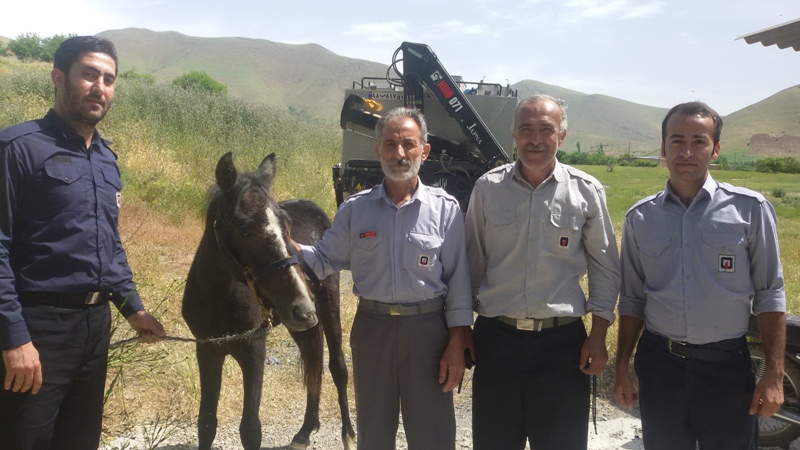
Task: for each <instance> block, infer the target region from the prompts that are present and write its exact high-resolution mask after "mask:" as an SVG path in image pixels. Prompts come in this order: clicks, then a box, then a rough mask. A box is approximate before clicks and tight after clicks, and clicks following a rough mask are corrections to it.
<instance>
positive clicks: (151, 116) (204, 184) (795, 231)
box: [0, 58, 800, 448]
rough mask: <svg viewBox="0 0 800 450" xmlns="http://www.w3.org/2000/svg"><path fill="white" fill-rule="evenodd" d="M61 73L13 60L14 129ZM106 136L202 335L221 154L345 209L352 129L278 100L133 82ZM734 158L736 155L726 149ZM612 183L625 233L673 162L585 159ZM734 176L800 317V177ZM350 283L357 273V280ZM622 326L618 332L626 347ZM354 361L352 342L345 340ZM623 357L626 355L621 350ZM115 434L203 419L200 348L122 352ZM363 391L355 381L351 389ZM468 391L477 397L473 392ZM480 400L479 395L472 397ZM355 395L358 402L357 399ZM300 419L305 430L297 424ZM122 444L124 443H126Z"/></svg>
mask: <svg viewBox="0 0 800 450" xmlns="http://www.w3.org/2000/svg"><path fill="white" fill-rule="evenodd" d="M48 73H49V68H48V67H47V66H46V65H43V64H27V63H26V64H21V63H18V62H15V61H13V60H10V59H7V58H0V104H2V105H4V106H3V107H2V108H0V128H3V127H5V126H9V125H12V124H14V123H17V122H20V121H23V120H29V119H34V118H38V117H41V116H42V115H44V114H45V113H46V112H47V109H48V108H49V107H50V105H51V104H52V97H53V93H52V85H51V83H50V81H49V77H48ZM101 130H102V132H103V133H104V135H105V136H106V137H107V138H109V139H110V140H111V141H113V142H114V149H115V150H116V151H117V153H118V154H119V157H120V160H119V161H120V167H121V169H122V171H123V181H124V182H125V184H126V187H125V190H124V192H123V193H124V202H123V208H122V210H121V217H120V229H121V236H122V239H123V242H124V244H125V247H126V249H127V252H128V257H129V260H130V263H131V267H132V268H133V270H134V272H135V278H136V280H137V283H138V286H139V290H140V292H141V293H142V297H143V299H144V301H145V303H146V306H147V307H148V309H149V310H150V311H151V312H152V313H153V314H155V315H156V316H158V317H160V319H161V320H162V322H163V323H164V325H165V328H166V329H167V332H168V333H169V334H170V335H172V336H183V337H188V336H190V333H189V331H188V328H187V327H186V325H185V323H184V322H183V319H182V318H181V315H180V304H181V299H182V295H183V283H184V280H185V277H186V273H187V271H188V268H189V264H190V263H191V260H192V257H193V254H194V250H195V248H196V246H197V243H198V242H199V239H200V235H201V233H202V227H203V224H202V222H201V217H202V212H203V209H204V204H205V193H206V189H207V188H208V186H209V185H210V184H211V183H212V182H213V173H214V167H215V165H216V162H217V160H218V159H219V157H220V156H221V155H222V154H223V153H225V152H227V151H233V152H234V159H235V162H236V163H237V165H238V166H239V167H240V168H242V169H244V170H253V169H255V168H256V167H257V165H258V163H259V162H260V161H261V159H262V158H263V157H264V156H266V155H267V154H268V153H270V152H275V153H276V154H277V155H278V175H277V178H276V184H275V188H274V190H275V195H276V197H278V198H279V199H287V198H308V199H311V200H314V201H316V202H318V203H319V204H320V205H321V206H322V207H323V208H324V209H325V210H326V211H327V212H328V213H329V214H333V213H334V210H335V209H334V208H335V206H334V194H333V187H332V186H331V172H330V167H331V165H332V164H333V163H335V162H337V160H338V157H339V156H338V155H339V150H340V145H341V144H340V131H339V130H337V129H335V128H334V127H332V126H330V125H327V124H324V123H316V122H308V121H307V120H301V119H299V118H297V117H296V116H294V115H292V114H290V113H288V112H285V111H282V110H278V109H276V108H272V107H265V106H257V105H251V104H248V103H246V102H243V101H241V100H237V99H233V98H228V97H211V96H208V97H204V96H202V95H197V94H188V93H186V92H184V91H181V90H179V89H177V88H173V87H170V86H165V85H151V84H146V83H142V82H140V81H127V80H120V81H119V85H118V87H117V97H116V99H115V104H114V106H113V107H112V111H111V113H110V114H109V116H108V117H107V118H106V120H104V121H103V122H102V127H101ZM723 154H724V153H723ZM580 168H581V169H582V170H585V171H587V172H589V173H591V174H592V175H594V176H596V177H597V178H598V179H599V180H600V181H601V182H602V183H603V184H604V185H605V186H606V192H607V196H608V204H609V209H610V214H611V216H612V221H613V223H614V226H615V229H616V230H617V233H618V234H619V232H620V231H621V224H622V220H623V217H624V214H625V212H626V211H627V209H628V208H630V206H631V205H632V204H633V203H634V202H636V201H638V200H639V199H641V198H643V197H645V196H648V195H650V194H653V193H655V192H657V191H659V190H661V189H663V188H664V185H665V182H666V179H667V171H666V169H659V168H631V167H616V168H614V170H613V171H612V172H608V171H607V170H606V167H605V166H582V167H580ZM713 175H714V177H715V178H716V179H718V180H720V181H729V182H731V183H733V184H736V185H741V186H746V187H749V188H751V189H754V190H756V191H759V192H761V193H763V194H764V195H765V196H767V197H768V198H769V199H770V201H771V202H773V204H774V205H775V209H776V211H777V214H778V227H779V238H780V242H781V253H782V260H783V267H784V275H785V277H786V291H787V297H788V300H789V309H790V312H793V313H795V314H797V313H798V312H800V309H799V308H800V294H799V293H798V286H799V285H800V279H798V277H800V275H798V273H800V239H798V237H800V236H799V235H800V184H798V183H797V182H796V175H781V174H777V175H776V174H761V173H755V172H723V171H720V172H714V174H713ZM344 278H345V279H347V277H344ZM350 289H351V286H350V285H348V284H347V283H346V282H345V283H344V284H343V286H342V292H343V299H342V316H343V328H344V341H345V342H348V341H349V331H350V326H351V323H352V318H353V315H354V314H355V299H354V298H353V296H352V294H351V293H350ZM130 336H131V333H130V331H129V328H128V326H127V324H126V323H125V322H124V320H122V319H120V318H119V317H117V318H116V320H115V328H114V332H113V336H112V341H117V340H120V339H123V338H127V337H130ZM267 342H268V343H267V345H268V350H267V352H268V355H270V356H272V357H274V358H276V359H277V361H278V364H271V365H269V366H267V367H266V371H265V372H266V375H265V383H264V385H265V392H267V394H266V395H265V396H264V400H263V403H262V409H261V419H262V422H263V423H264V430H265V434H266V433H268V432H269V429H270V428H272V427H287V426H288V427H290V428H291V427H295V428H298V427H299V420H300V418H302V415H303V405H302V403H303V402H302V401H300V400H301V399H302V398H303V397H304V396H303V394H302V386H301V384H300V377H299V366H298V359H299V357H298V353H297V351H296V348H295V346H294V344H293V343H292V341H291V339H290V337H289V335H288V333H286V332H285V330H284V329H283V328H279V329H276V330H275V331H274V332H273V333H272V335H271V336H270V338H269V339H268V341H267ZM614 343H615V330H614V329H612V331H611V332H610V337H609V342H608V344H609V348H610V350H611V353H612V354H613V348H614ZM345 351H346V357H348V358H349V346H345ZM612 358H613V355H612ZM612 374H613V369H611V368H610V369H607V370H606V372H605V374H604V376H603V377H601V386H602V387H603V390H602V393H601V394H602V395H603V396H605V397H608V396H609V386H610V384H611V379H610V378H611V375H612ZM224 377H225V378H224V379H225V381H224V385H223V391H222V393H221V397H220V414H219V415H220V424H221V425H226V424H231V423H236V422H238V420H239V414H240V410H241V398H242V393H241V381H240V380H241V375H240V373H239V370H238V367H237V366H236V365H235V364H234V363H233V362H232V361H231V360H229V361H228V362H227V363H226V365H225V368H224ZM108 386H109V387H108V392H107V401H106V408H105V411H106V420H105V421H104V429H105V434H104V436H105V437H107V438H116V437H119V436H126V435H128V434H131V433H133V432H134V428H135V427H136V426H137V425H142V424H144V425H145V429H146V430H147V433H148V442H150V443H151V444H152V445H151V446H152V447H155V446H157V445H158V442H160V440H161V439H163V437H164V436H166V435H168V434H169V433H171V432H173V431H174V430H175V429H176V428H177V427H180V426H184V425H185V424H187V423H193V422H194V421H195V417H196V415H197V411H198V407H199V406H198V405H199V398H200V389H199V379H198V373H197V366H196V360H195V356H194V346H193V345H192V344H184V343H175V342H164V343H160V344H156V345H152V346H142V345H131V346H123V347H121V348H119V349H115V350H113V351H112V353H111V354H110V367H109V384H108ZM350 394H351V395H352V388H351V389H350ZM462 400H463V399H462ZM467 400H468V399H467ZM352 405H354V402H353V401H352V400H351V406H352ZM321 408H322V415H323V417H324V419H323V420H338V407H337V405H336V400H335V394H334V392H333V389H332V382H331V380H330V376H329V374H327V373H326V378H325V380H324V389H323V400H322V406H321ZM295 425H296V426H295ZM120 448H124V446H123V447H120Z"/></svg>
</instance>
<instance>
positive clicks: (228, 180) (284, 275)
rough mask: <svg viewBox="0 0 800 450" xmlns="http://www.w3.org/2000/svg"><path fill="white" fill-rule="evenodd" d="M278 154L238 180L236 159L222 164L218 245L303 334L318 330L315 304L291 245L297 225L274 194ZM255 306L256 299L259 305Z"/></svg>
mask: <svg viewBox="0 0 800 450" xmlns="http://www.w3.org/2000/svg"><path fill="white" fill-rule="evenodd" d="M274 177H275V154H274V153H272V154H270V155H269V156H267V157H266V158H264V160H263V161H262V162H261V165H260V166H259V167H258V170H256V171H255V172H253V173H244V174H238V173H237V171H236V167H235V166H234V165H233V157H232V155H231V153H226V154H225V155H223V156H222V158H220V160H219V162H218V163H217V169H216V178H217V186H218V187H219V192H218V193H216V194H215V197H214V198H213V199H212V202H211V205H210V206H209V219H210V220H213V227H214V234H215V236H216V240H217V245H218V247H219V249H220V250H221V251H222V253H223V254H225V255H226V256H227V258H228V259H229V260H230V261H229V262H230V263H231V266H232V267H233V270H234V271H235V272H237V273H236V274H235V276H236V277H237V278H239V279H244V280H245V281H246V282H247V283H248V285H249V287H250V290H251V291H252V293H253V295H254V296H257V297H258V298H259V299H260V301H261V302H262V304H263V305H264V306H265V307H266V308H273V307H274V309H275V311H276V312H277V314H278V317H279V318H280V320H281V321H282V322H283V324H284V325H286V327H288V328H289V329H290V330H294V331H302V330H305V329H308V328H311V327H313V326H314V325H316V324H317V314H316V309H315V307H314V300H313V298H312V296H311V293H310V291H309V289H308V286H307V284H306V282H305V280H304V278H303V274H302V271H301V270H300V269H299V268H298V265H297V256H295V255H293V253H294V248H293V247H292V246H291V245H290V244H289V230H290V227H291V220H290V218H289V216H288V215H287V214H286V212H285V211H283V210H282V209H281V208H280V207H279V206H278V204H277V203H276V202H275V200H274V199H273V198H272V194H271V192H270V189H271V186H272V180H273V178H274ZM254 301H255V299H254Z"/></svg>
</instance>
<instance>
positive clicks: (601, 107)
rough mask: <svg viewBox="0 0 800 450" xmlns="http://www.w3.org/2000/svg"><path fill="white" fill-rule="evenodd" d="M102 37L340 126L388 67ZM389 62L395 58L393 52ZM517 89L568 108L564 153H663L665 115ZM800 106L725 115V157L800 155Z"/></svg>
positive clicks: (225, 41) (161, 75)
mask: <svg viewBox="0 0 800 450" xmlns="http://www.w3.org/2000/svg"><path fill="white" fill-rule="evenodd" d="M100 35H102V36H105V37H107V38H109V39H111V40H112V41H113V42H114V44H115V45H116V47H117V51H118V53H119V60H120V68H119V69H120V72H125V71H129V70H133V71H135V72H138V73H146V74H151V75H153V76H154V77H155V78H156V80H158V81H159V82H168V81H171V80H172V79H174V78H175V77H177V76H179V75H181V74H183V73H187V72H190V71H202V72H205V73H207V74H208V75H209V76H211V77H212V78H214V79H215V80H217V81H219V82H220V83H223V84H225V85H226V86H227V87H228V93H229V94H230V95H234V96H237V97H240V98H244V99H247V100H249V101H253V102H259V103H266V104H270V105H276V106H280V107H284V108H287V109H290V110H292V111H294V112H297V113H301V114H305V115H308V116H310V117H318V118H321V119H323V120H326V121H330V122H333V123H335V122H338V117H339V113H340V111H341V107H342V102H343V99H344V90H345V89H346V88H350V87H352V85H353V82H354V81H360V80H361V79H362V78H363V77H380V78H382V77H385V76H386V73H387V68H388V66H387V65H386V64H381V63H377V62H372V61H366V60H362V59H354V58H348V57H346V56H341V55H337V54H335V53H333V52H331V51H329V50H327V49H326V48H324V47H322V46H320V45H317V44H303V45H296V44H284V43H279V42H272V41H268V40H262V39H249V38H238V37H224V38H200V37H191V36H187V35H184V34H180V33H177V32H172V31H165V32H156V31H150V30H147V29H140V28H127V29H122V30H109V31H104V32H102V33H100ZM399 44H400V43H399V42H398V45H399ZM434 50H435V49H434ZM386 59H387V61H389V60H390V59H391V55H386ZM443 63H444V62H443ZM489 81H491V80H489ZM511 87H512V88H514V89H516V90H517V91H518V96H519V98H524V97H525V96H527V95H530V94H533V93H546V94H550V95H553V96H556V97H560V98H563V99H564V100H565V101H566V102H567V105H568V115H569V131H568V134H567V139H566V140H565V142H564V144H563V146H562V148H564V149H565V150H567V151H575V150H576V149H577V145H578V142H580V144H581V150H582V151H596V149H598V148H599V146H600V144H602V145H603V148H604V151H605V152H606V153H610V154H615V153H625V152H627V151H631V152H632V153H634V154H657V153H658V148H659V145H660V142H661V120H662V119H663V117H664V115H665V114H666V112H667V110H668V109H667V108H658V107H653V106H646V105H641V104H637V103H633V102H629V101H626V100H622V99H618V98H614V97H610V96H606V95H601V94H586V93H583V92H577V91H573V90H569V89H565V88H562V87H559V86H554V85H549V84H545V83H541V82H538V81H534V80H522V81H519V82H517V83H514V84H512V86H511ZM798 105H800V85H798V86H794V87H791V88H788V89H785V90H783V91H781V92H778V93H776V94H774V95H772V96H770V97H769V98H766V99H764V100H762V101H760V102H758V103H755V104H753V105H750V106H748V107H746V108H743V109H741V110H739V111H736V112H735V113H732V114H729V115H728V116H726V117H725V118H724V128H723V133H722V137H723V139H722V146H723V154H731V153H738V154H745V153H747V152H751V153H752V154H753V155H757V156H766V155H772V154H792V155H796V156H800V145H798V144H797V143H798V142H800V138H798V136H800V107H798ZM754 135H755V136H756V137H758V139H753V148H751V144H750V142H751V139H752V138H753V136H754ZM756 145H758V148H756ZM787 145H788V146H789V149H788V152H787ZM792 145H794V146H795V147H798V148H793V147H792ZM751 150H752V151H751Z"/></svg>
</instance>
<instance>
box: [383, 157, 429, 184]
mask: <svg viewBox="0 0 800 450" xmlns="http://www.w3.org/2000/svg"><path fill="white" fill-rule="evenodd" d="M421 165H422V159H421V158H419V159H417V160H416V161H414V162H410V163H409V164H408V165H400V164H397V163H396V162H389V161H384V160H381V169H383V175H384V176H385V177H386V178H388V179H390V180H392V181H397V182H403V181H411V180H413V179H414V178H416V177H417V174H419V168H420V166H421ZM400 167H404V168H406V170H404V171H403V172H398V171H397V169H398V168H400Z"/></svg>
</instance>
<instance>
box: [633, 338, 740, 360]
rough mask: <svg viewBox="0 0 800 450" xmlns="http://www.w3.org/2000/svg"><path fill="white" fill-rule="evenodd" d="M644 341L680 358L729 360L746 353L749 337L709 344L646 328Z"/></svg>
mask: <svg viewBox="0 0 800 450" xmlns="http://www.w3.org/2000/svg"><path fill="white" fill-rule="evenodd" d="M642 341H644V342H645V343H649V344H654V345H656V346H657V347H660V348H662V349H666V350H667V351H668V352H670V353H672V354H673V355H675V356H677V357H679V358H682V359H696V360H700V361H727V360H729V359H731V358H733V357H736V356H740V355H742V354H744V352H745V350H746V349H747V339H746V338H745V336H742V337H738V338H733V339H725V340H723V341H717V342H711V343H708V344H690V343H688V342H683V341H676V340H673V339H669V338H666V337H664V336H661V335H658V334H655V333H653V332H650V331H647V330H644V331H643V332H642Z"/></svg>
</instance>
